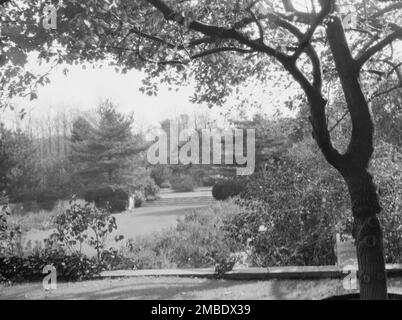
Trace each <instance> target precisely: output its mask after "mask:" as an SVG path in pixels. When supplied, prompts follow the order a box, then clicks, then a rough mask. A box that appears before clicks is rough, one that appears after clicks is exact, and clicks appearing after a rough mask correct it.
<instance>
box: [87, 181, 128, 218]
mask: <svg viewBox="0 0 402 320" xmlns="http://www.w3.org/2000/svg"><path fill="white" fill-rule="evenodd" d="M84 199H85V201H87V202H94V203H95V205H96V206H97V207H98V208H108V209H109V210H110V212H112V213H115V212H122V211H124V210H126V208H127V206H128V193H127V192H126V191H124V190H123V189H121V188H113V187H111V186H106V187H101V188H97V189H90V190H88V191H87V192H86V193H85V195H84Z"/></svg>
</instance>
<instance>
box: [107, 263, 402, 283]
mask: <svg viewBox="0 0 402 320" xmlns="http://www.w3.org/2000/svg"><path fill="white" fill-rule="evenodd" d="M345 274H347V272H346V270H343V268H342V267H339V266H307V267H305V266H304V267H271V268H236V269H233V270H232V271H229V272H227V273H225V274H224V275H223V276H222V277H221V278H222V279H226V280H268V279H322V278H343V277H345ZM387 274H388V277H399V276H402V264H391V265H387ZM100 276H101V278H125V277H196V278H214V277H215V272H214V268H200V269H144V270H115V271H104V272H102V273H101V274H100Z"/></svg>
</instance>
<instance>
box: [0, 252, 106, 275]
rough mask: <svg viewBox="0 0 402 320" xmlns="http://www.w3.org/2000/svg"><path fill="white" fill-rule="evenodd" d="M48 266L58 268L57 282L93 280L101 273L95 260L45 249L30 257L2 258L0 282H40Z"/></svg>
mask: <svg viewBox="0 0 402 320" xmlns="http://www.w3.org/2000/svg"><path fill="white" fill-rule="evenodd" d="M47 265H53V266H54V267H55V268H56V270H57V280H61V281H77V280H86V279H91V278H94V277H96V276H97V275H98V274H99V272H100V271H101V268H100V266H99V264H98V263H97V261H96V259H95V258H89V257H86V256H84V255H80V254H66V252H65V251H64V250H52V249H44V250H40V251H37V252H35V253H33V254H31V255H29V256H17V255H13V256H0V282H1V281H11V282H21V281H28V280H29V281H40V280H42V279H43V277H44V275H43V274H42V270H43V268H44V267H45V266H47Z"/></svg>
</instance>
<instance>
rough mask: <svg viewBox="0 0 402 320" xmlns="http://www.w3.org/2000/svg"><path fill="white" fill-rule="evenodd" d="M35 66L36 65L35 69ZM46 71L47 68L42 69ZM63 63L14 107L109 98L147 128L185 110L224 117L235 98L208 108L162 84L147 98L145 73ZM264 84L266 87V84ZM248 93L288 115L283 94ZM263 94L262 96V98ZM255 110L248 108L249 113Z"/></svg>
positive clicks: (88, 103) (35, 113) (35, 108)
mask: <svg viewBox="0 0 402 320" xmlns="http://www.w3.org/2000/svg"><path fill="white" fill-rule="evenodd" d="M35 69H36V68H35ZM41 69H42V70H46V68H43V67H42V68H41ZM63 69H64V67H63V66H58V67H56V68H55V69H54V70H53V71H52V72H51V74H50V80H51V83H50V84H48V85H47V86H45V87H42V88H40V89H39V91H38V99H36V100H34V101H29V99H28V98H27V99H20V98H18V99H14V104H15V105H16V107H17V109H18V108H22V107H25V109H26V110H29V111H30V112H31V114H32V117H33V118H37V117H42V116H44V115H47V114H49V112H50V113H52V112H54V111H56V110H57V109H58V108H74V109H79V110H92V109H94V108H96V106H97V105H98V104H99V102H100V101H101V100H103V99H106V98H109V99H111V100H112V101H113V102H114V103H116V104H117V105H118V109H119V110H120V111H122V112H126V113H129V112H134V114H135V119H136V123H137V125H138V126H141V127H144V128H148V127H150V126H155V125H158V124H159V122H160V121H162V120H164V119H166V118H174V117H175V116H178V115H180V114H183V113H186V114H189V115H190V116H191V115H193V114H194V113H197V112H201V113H204V112H207V113H209V114H210V115H211V117H212V118H217V119H218V118H219V119H220V120H221V121H222V119H223V117H222V116H221V113H227V111H228V110H229V108H230V107H231V106H233V104H234V101H229V102H228V105H227V106H226V107H225V108H219V107H216V108H212V109H209V108H208V107H207V106H206V105H199V104H192V103H190V102H189V97H190V96H191V95H192V93H193V92H194V89H193V88H192V87H191V86H190V87H182V88H181V89H180V90H179V91H178V92H176V91H169V90H168V88H167V86H164V85H161V86H160V92H159V94H158V95H157V96H156V97H155V96H153V97H149V96H147V95H146V94H143V93H141V92H140V91H139V88H140V87H141V80H142V79H143V77H144V75H143V74H142V73H141V72H139V71H136V70H133V71H130V72H128V73H127V74H124V75H123V74H119V73H116V72H115V71H114V68H112V67H103V68H101V69H93V68H92V67H87V68H86V69H85V70H84V69H83V68H82V67H81V66H69V70H70V71H69V73H68V74H67V75H64V74H63V72H62V70H63ZM267 87H269V86H268V85H267ZM249 93H251V94H252V95H253V96H254V98H255V99H257V100H260V99H261V101H265V104H264V105H263V108H262V110H263V112H264V113H266V114H267V115H268V116H273V115H274V114H275V112H276V111H277V109H278V108H279V109H280V110H281V112H283V113H284V114H286V115H288V114H291V113H290V112H289V111H288V110H287V109H286V108H285V107H284V106H283V102H284V101H285V100H286V99H287V97H286V96H284V95H283V93H280V92H275V94H274V95H273V94H269V95H267V94H263V93H262V90H261V88H253V89H250V90H248V91H247V92H246V94H249ZM264 95H265V97H264ZM256 112H257V109H253V108H250V115H252V114H254V113H256ZM14 117H15V116H14V115H10V114H8V115H7V116H4V115H3V119H13V118H14Z"/></svg>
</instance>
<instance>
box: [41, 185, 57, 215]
mask: <svg viewBox="0 0 402 320" xmlns="http://www.w3.org/2000/svg"><path fill="white" fill-rule="evenodd" d="M58 199H59V195H58V194H57V192H55V191H53V190H44V191H41V192H39V193H38V194H37V195H36V202H37V204H38V206H39V207H40V208H41V209H44V210H47V211H51V210H53V208H54V206H55V205H56V202H57V200H58Z"/></svg>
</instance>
